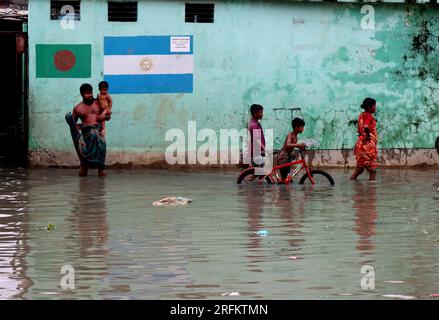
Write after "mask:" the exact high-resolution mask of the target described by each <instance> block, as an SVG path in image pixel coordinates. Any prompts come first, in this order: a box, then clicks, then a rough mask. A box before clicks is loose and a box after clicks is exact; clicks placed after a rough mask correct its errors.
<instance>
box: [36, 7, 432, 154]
mask: <svg viewBox="0 0 439 320" xmlns="http://www.w3.org/2000/svg"><path fill="white" fill-rule="evenodd" d="M49 4H50V1H47V0H34V1H31V3H30V4H29V12H30V15H29V39H30V43H29V45H30V46H29V50H30V64H29V65H30V74H29V76H30V98H29V100H30V101H29V103H30V112H31V114H30V149H31V151H42V150H48V151H67V150H73V148H72V143H71V139H70V136H69V131H68V128H67V125H66V123H65V121H64V114H65V113H66V112H67V111H69V110H71V109H72V107H73V106H74V105H75V104H76V103H78V102H79V101H80V95H79V86H80V84H81V83H83V82H90V83H92V84H93V85H94V87H95V88H96V89H95V91H96V92H97V84H98V82H99V81H101V80H102V78H103V37H104V36H108V35H173V34H191V35H193V36H194V60H195V67H194V69H195V71H194V93H193V94H163V95H158V94H142V95H113V100H114V117H113V119H112V120H111V121H110V122H109V123H108V124H107V126H108V130H107V132H108V135H107V143H108V148H109V150H110V151H126V152H129V151H134V152H139V151H148V150H153V151H164V150H165V148H166V146H167V145H168V144H169V143H166V142H165V141H164V137H165V133H166V131H167V130H168V129H170V128H182V129H186V128H187V122H188V121H189V120H196V121H197V128H198V129H202V128H213V129H215V130H217V132H219V129H221V128H224V129H227V128H238V129H240V128H243V127H245V124H246V122H247V120H248V118H249V113H248V108H249V106H250V105H251V104H252V103H260V104H262V105H264V106H265V120H264V122H263V126H264V128H274V130H275V131H274V132H275V137H276V146H279V144H280V143H281V142H283V139H284V135H285V133H286V131H287V130H288V129H289V128H290V121H289V114H287V113H285V114H283V113H281V112H277V113H276V114H275V112H274V111H273V108H279V107H284V106H285V107H301V108H302V110H301V114H302V116H303V117H304V119H305V121H306V123H307V125H306V130H305V134H304V136H307V137H316V138H318V139H319V140H320V141H321V148H323V149H343V148H352V147H353V145H354V143H355V140H356V119H357V116H358V114H359V113H360V111H362V110H361V109H360V107H359V106H360V104H361V102H362V100H363V99H364V98H365V97H366V96H371V97H374V98H376V99H377V100H378V106H377V107H378V113H377V119H378V130H379V138H380V141H379V146H380V147H382V148H413V147H416V148H433V147H434V142H435V139H436V137H437V136H438V135H439V117H438V115H439V82H438V80H439V64H438V63H437V61H439V60H438V58H439V48H438V39H439V9H436V8H432V7H430V6H426V5H405V4H373V6H374V8H375V24H376V26H375V29H373V30H363V29H362V28H361V25H360V21H361V18H362V17H363V16H364V14H362V13H361V11H360V10H361V7H362V5H363V4H352V3H351V4H340V3H309V2H284V1H280V2H275V1H216V2H215V23H214V24H192V23H185V22H184V1H139V19H138V22H135V23H122V22H112V23H109V22H107V13H106V10H107V7H106V1H104V0H96V1H90V0H82V1H81V21H77V22H76V25H75V30H63V29H62V28H61V27H60V23H59V21H51V20H50V19H49V11H50V9H49V7H50V5H49ZM56 43H69V44H91V45H92V78H91V79H43V78H36V77H35V45H36V44H56ZM110 85H111V84H110ZM110 92H111V88H110ZM276 118H278V119H276Z"/></svg>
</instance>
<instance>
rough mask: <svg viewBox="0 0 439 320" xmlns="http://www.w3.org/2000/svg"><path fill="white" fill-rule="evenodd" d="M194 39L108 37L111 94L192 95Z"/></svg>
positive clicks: (106, 69)
mask: <svg viewBox="0 0 439 320" xmlns="http://www.w3.org/2000/svg"><path fill="white" fill-rule="evenodd" d="M193 78H194V58H193V36H189V35H181V36H179V35H177V36H114V37H113V36H111V37H104V80H105V81H107V82H108V83H109V85H110V89H109V92H110V93H112V94H117V93H134V94H141V93H192V92H193Z"/></svg>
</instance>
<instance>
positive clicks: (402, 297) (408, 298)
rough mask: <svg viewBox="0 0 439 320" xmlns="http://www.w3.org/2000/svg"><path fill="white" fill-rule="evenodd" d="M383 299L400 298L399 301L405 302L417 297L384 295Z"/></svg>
mask: <svg viewBox="0 0 439 320" xmlns="http://www.w3.org/2000/svg"><path fill="white" fill-rule="evenodd" d="M383 297H386V298H398V299H404V300H410V299H415V298H416V297H413V296H405V295H402V294H385V295H383Z"/></svg>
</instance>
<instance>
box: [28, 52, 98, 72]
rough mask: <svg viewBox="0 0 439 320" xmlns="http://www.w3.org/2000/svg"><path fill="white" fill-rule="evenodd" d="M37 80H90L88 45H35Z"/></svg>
mask: <svg viewBox="0 0 439 320" xmlns="http://www.w3.org/2000/svg"><path fill="white" fill-rule="evenodd" d="M35 49H36V58H37V65H36V68H37V72H36V76H37V78H90V77H91V45H90V44H37V45H36V48H35Z"/></svg>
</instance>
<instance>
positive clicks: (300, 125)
mask: <svg viewBox="0 0 439 320" xmlns="http://www.w3.org/2000/svg"><path fill="white" fill-rule="evenodd" d="M291 125H292V127H293V131H291V132H290V133H288V135H287V137H286V138H285V142H284V144H283V146H282V149H281V151H280V152H279V154H278V156H277V165H281V164H285V163H288V162H291V161H293V159H294V156H293V155H292V152H293V149H294V148H299V149H304V148H305V147H306V144H304V143H297V138H298V135H299V134H301V133H302V132H303V131H304V130H305V121H303V119H300V118H294V119H293V121H292V122H291ZM290 170H291V167H286V168H282V169H280V170H279V171H280V174H281V177H282V181H281V182H280V183H288V182H289V181H288V180H287V177H288V174H289V173H290Z"/></svg>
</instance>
